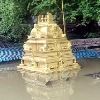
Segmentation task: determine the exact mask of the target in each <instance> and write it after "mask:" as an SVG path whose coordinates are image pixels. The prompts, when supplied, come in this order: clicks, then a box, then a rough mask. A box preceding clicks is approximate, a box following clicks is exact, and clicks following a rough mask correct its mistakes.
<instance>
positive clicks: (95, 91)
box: [0, 59, 100, 100]
mask: <svg viewBox="0 0 100 100" xmlns="http://www.w3.org/2000/svg"><path fill="white" fill-rule="evenodd" d="M78 62H79V64H80V65H81V66H82V67H81V71H80V72H79V73H78V77H77V78H76V79H70V80H67V82H65V81H59V82H58V81H56V82H53V83H49V84H48V86H37V85H36V84H33V82H29V81H27V80H25V77H24V78H23V77H22V75H21V74H20V72H17V71H0V100H32V99H33V100H100V79H99V78H100V73H99V72H100V59H80V60H78ZM18 64H19V62H18V63H13V64H4V65H0V67H12V66H13V67H15V66H17V65H18Z"/></svg>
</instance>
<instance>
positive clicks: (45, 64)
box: [18, 13, 80, 82]
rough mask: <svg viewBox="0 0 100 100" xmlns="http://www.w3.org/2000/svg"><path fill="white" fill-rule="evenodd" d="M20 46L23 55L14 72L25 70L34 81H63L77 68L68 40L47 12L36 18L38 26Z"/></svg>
mask: <svg viewBox="0 0 100 100" xmlns="http://www.w3.org/2000/svg"><path fill="white" fill-rule="evenodd" d="M23 47H24V52H25V54H24V56H23V57H22V60H21V64H20V65H19V66H18V69H19V70H20V71H21V72H22V73H25V72H27V71H29V72H30V74H32V76H33V78H34V80H42V81H45V82H48V81H53V80H58V79H67V78H68V77H70V76H71V75H70V73H69V72H70V71H74V70H75V72H76V70H77V71H79V69H80V66H79V65H78V63H77V62H76V58H75V57H74V56H73V54H72V50H71V43H70V41H69V40H67V39H66V35H65V34H63V32H62V29H61V28H60V27H59V26H58V25H57V24H56V23H55V22H54V19H53V15H52V14H51V13H47V15H39V16H38V23H37V24H35V25H34V28H33V29H32V31H31V33H30V35H29V36H28V40H27V41H26V42H25V44H24V46H23ZM33 74H34V75H33ZM74 74H75V73H74Z"/></svg>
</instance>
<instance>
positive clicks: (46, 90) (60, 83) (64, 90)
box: [22, 71, 77, 100]
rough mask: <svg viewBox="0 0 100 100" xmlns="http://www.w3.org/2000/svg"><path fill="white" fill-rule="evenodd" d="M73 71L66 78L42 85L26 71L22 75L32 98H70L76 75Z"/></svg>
mask: <svg viewBox="0 0 100 100" xmlns="http://www.w3.org/2000/svg"><path fill="white" fill-rule="evenodd" d="M73 73H75V72H74V71H73V72H72V74H71V75H72V76H71V77H69V78H68V79H67V80H57V81H49V82H48V83H47V84H42V85H41V83H40V84H39V83H38V84H36V82H34V80H33V79H32V74H30V72H28V71H27V73H24V74H23V75H22V77H23V79H24V80H25V82H26V90H27V92H28V93H29V94H30V95H31V97H32V99H33V100H70V96H71V95H72V94H73V93H74V90H73V87H74V83H75V78H76V76H77V75H75V74H73ZM76 73H77V72H76ZM36 81H37V80H36ZM38 82H39V81H38Z"/></svg>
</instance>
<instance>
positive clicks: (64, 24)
mask: <svg viewBox="0 0 100 100" xmlns="http://www.w3.org/2000/svg"><path fill="white" fill-rule="evenodd" d="M62 15H63V26H64V34H66V23H65V14H64V1H63V0H62Z"/></svg>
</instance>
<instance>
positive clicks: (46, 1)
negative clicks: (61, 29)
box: [28, 0, 100, 23]
mask: <svg viewBox="0 0 100 100" xmlns="http://www.w3.org/2000/svg"><path fill="white" fill-rule="evenodd" d="M31 1H32V2H30V3H29V5H28V10H30V12H31V13H32V14H33V15H38V14H41V13H46V12H47V11H49V12H52V13H53V14H56V15H61V13H62V12H61V0H31ZM64 12H65V19H66V21H68V22H72V21H75V19H76V16H79V15H82V16H83V21H82V22H85V23H87V22H89V21H90V20H91V19H95V20H100V14H99V13H100V0H81V1H80V0H64ZM61 17H62V16H59V20H60V19H61Z"/></svg>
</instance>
